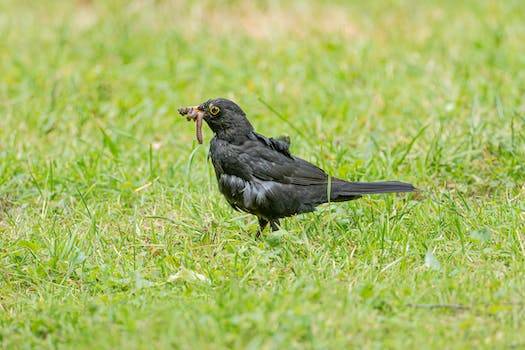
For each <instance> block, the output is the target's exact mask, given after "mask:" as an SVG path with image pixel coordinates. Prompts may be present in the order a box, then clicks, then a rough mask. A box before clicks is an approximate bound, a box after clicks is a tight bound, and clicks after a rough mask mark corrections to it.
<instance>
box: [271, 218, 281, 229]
mask: <svg viewBox="0 0 525 350" xmlns="http://www.w3.org/2000/svg"><path fill="white" fill-rule="evenodd" d="M280 226H281V223H280V222H279V219H276V220H272V221H270V227H271V228H272V231H279V230H280V229H281V227H280Z"/></svg>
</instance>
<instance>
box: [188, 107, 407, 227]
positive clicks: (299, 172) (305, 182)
mask: <svg viewBox="0 0 525 350" xmlns="http://www.w3.org/2000/svg"><path fill="white" fill-rule="evenodd" d="M179 113H180V114H181V115H183V116H186V118H187V119H188V120H194V121H195V122H196V135H197V140H198V142H199V143H202V130H201V128H202V120H203V119H204V120H205V121H206V123H207V124H208V126H209V127H210V128H211V130H212V131H213V132H214V134H215V136H214V137H213V138H212V140H211V145H210V153H209V154H210V158H211V160H212V163H213V167H214V168H215V175H216V176H217V181H218V183H219V190H220V191H221V193H222V194H223V195H224V197H226V200H227V201H228V203H229V204H230V205H231V206H232V207H233V208H234V209H236V210H242V211H245V212H248V213H251V214H253V215H256V216H257V218H258V219H259V230H258V231H257V237H259V235H260V234H261V232H262V231H263V230H264V228H265V227H266V226H267V225H268V223H269V224H270V227H271V228H272V230H274V231H275V230H278V229H279V219H280V218H284V217H288V216H292V215H296V214H301V213H308V212H312V211H314V210H315V207H317V206H318V205H320V204H323V203H327V202H329V201H330V202H343V201H349V200H353V199H357V198H359V197H361V196H362V195H364V194H374V193H392V192H412V191H414V190H415V188H414V186H412V185H411V184H408V183H403V182H398V181H386V182H372V183H367V182H347V181H345V180H341V179H337V178H335V177H331V176H329V175H328V174H327V173H325V172H324V171H323V170H322V169H320V168H318V167H317V166H315V165H313V164H311V163H309V162H307V161H305V160H303V159H301V158H298V157H295V156H293V155H291V154H290V151H289V146H290V141H289V139H288V138H282V137H281V138H272V137H269V138H268V137H265V136H263V135H261V134H258V133H257V132H255V130H254V129H253V126H252V125H251V124H250V122H249V121H248V119H247V118H246V114H245V113H244V112H243V110H242V109H241V108H240V107H239V106H238V105H237V104H236V103H234V102H232V101H230V100H227V99H224V98H217V99H214V100H208V101H206V102H204V103H202V104H200V105H198V106H193V107H185V108H180V109H179ZM328 194H330V199H329V198H328Z"/></svg>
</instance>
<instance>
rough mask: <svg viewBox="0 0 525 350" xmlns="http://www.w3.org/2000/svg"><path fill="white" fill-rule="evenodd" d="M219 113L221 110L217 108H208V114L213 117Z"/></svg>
mask: <svg viewBox="0 0 525 350" xmlns="http://www.w3.org/2000/svg"><path fill="white" fill-rule="evenodd" d="M220 111H221V109H220V108H219V107H217V106H211V107H210V113H211V115H213V116H215V115H217V114H219V112H220Z"/></svg>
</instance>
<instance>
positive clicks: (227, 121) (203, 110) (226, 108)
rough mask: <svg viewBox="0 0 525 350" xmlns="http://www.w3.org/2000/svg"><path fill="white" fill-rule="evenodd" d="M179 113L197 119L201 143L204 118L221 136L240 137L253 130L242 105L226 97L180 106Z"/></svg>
mask: <svg viewBox="0 0 525 350" xmlns="http://www.w3.org/2000/svg"><path fill="white" fill-rule="evenodd" d="M179 114H180V115H182V116H185V117H186V119H187V120H193V121H195V125H196V135H197V141H199V143H202V121H203V120H204V121H206V123H207V124H208V126H209V127H210V129H211V130H212V131H213V132H214V133H215V135H217V137H219V138H224V139H229V138H234V137H239V136H243V135H247V134H248V133H249V132H251V131H253V127H252V125H251V124H250V122H249V121H248V119H247V118H246V114H245V113H244V112H243V110H242V109H241V107H239V106H238V105H237V104H236V103H235V102H233V101H230V100H228V99H225V98H216V99H213V100H208V101H206V102H203V103H201V104H200V105H198V106H192V107H183V108H179Z"/></svg>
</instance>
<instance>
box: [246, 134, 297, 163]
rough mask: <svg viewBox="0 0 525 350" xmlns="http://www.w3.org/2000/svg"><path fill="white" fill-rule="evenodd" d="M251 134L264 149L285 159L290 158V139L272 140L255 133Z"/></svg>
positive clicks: (286, 137)
mask: <svg viewBox="0 0 525 350" xmlns="http://www.w3.org/2000/svg"><path fill="white" fill-rule="evenodd" d="M252 134H253V136H254V137H255V139H256V140H258V141H260V142H262V143H263V144H264V145H265V146H266V147H268V148H271V149H273V150H275V151H277V152H280V153H282V154H284V155H285V156H287V157H290V158H291V157H292V155H291V154H290V138H289V137H288V136H279V137H277V138H273V137H266V136H264V135H261V134H258V133H256V132H253V133H252Z"/></svg>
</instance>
